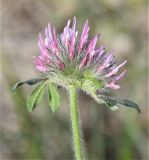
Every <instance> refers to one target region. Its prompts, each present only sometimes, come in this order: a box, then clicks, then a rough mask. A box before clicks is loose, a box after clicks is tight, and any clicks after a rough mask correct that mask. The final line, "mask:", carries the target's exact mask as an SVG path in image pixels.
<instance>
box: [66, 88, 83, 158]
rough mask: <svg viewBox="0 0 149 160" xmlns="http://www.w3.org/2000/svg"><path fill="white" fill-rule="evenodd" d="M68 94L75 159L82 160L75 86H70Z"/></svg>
mask: <svg viewBox="0 0 149 160" xmlns="http://www.w3.org/2000/svg"><path fill="white" fill-rule="evenodd" d="M69 92H70V110H71V124H72V134H73V142H74V150H75V157H76V160H83V154H82V148H81V137H80V132H81V131H80V126H79V112H78V106H77V88H76V86H75V85H71V86H70V89H69Z"/></svg>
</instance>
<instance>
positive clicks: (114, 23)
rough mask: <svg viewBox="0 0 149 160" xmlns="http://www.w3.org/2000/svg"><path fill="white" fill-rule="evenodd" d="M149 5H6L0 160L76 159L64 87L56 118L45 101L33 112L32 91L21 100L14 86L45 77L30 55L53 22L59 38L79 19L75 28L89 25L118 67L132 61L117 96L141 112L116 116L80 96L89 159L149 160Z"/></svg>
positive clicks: (99, 0)
mask: <svg viewBox="0 0 149 160" xmlns="http://www.w3.org/2000/svg"><path fill="white" fill-rule="evenodd" d="M147 7H148V3H147V0H61V1H58V0H57V1H56V0H13V1H12V0H2V1H1V27H2V28H1V33H0V34H1V50H0V54H1V57H0V58H1V79H0V81H1V86H0V87H1V91H0V94H1V100H0V103H1V109H0V160H21V159H24V160H48V159H49V160H58V159H59V160H71V159H73V151H72V150H71V146H72V138H71V130H70V117H69V112H70V111H69V100H68V94H67V93H66V91H65V90H64V89H62V88H60V89H59V91H60V94H61V107H60V110H59V111H58V112H57V113H55V114H52V113H51V110H50V108H49V107H48V103H47V97H46V95H45V97H44V101H43V102H42V103H41V104H40V105H39V106H38V107H37V108H36V109H35V111H34V112H33V113H28V112H27V109H26V98H27V95H28V94H29V93H30V92H31V90H32V88H33V87H29V86H23V87H21V88H20V89H19V90H18V92H17V94H15V95H13V94H12V93H11V87H12V85H13V84H14V83H15V82H17V81H20V80H26V79H30V78H33V77H40V74H39V72H38V71H37V70H36V69H35V66H34V64H33V63H32V61H33V56H35V55H38V54H39V49H38V46H37V39H38V33H39V32H41V31H43V30H44V28H45V27H46V26H47V24H48V22H49V21H50V22H51V23H52V25H53V26H55V27H56V30H57V32H61V31H62V30H63V27H64V25H65V24H66V20H67V19H68V18H72V17H73V16H74V15H75V16H76V17H77V19H78V30H79V31H81V30H82V27H83V23H84V21H85V20H86V19H88V20H89V25H90V35H91V36H93V35H95V34H97V33H100V34H101V35H102V39H101V41H100V42H99V44H105V46H106V48H107V49H111V48H113V49H114V51H115V55H116V57H117V59H118V60H119V62H122V61H123V60H125V59H127V60H128V64H127V68H128V73H127V76H126V77H125V78H124V79H123V80H122V81H121V82H120V85H121V89H119V90H118V91H115V92H114V93H113V95H115V96H118V97H124V98H129V99H131V100H134V101H135V102H137V103H138V104H139V105H140V107H141V110H142V112H141V114H138V113H137V112H136V110H134V109H129V108H125V107H124V108H120V109H119V110H118V111H115V112H111V111H110V110H108V109H107V108H106V107H105V106H102V105H98V104H97V103H96V102H94V101H93V100H92V99H91V98H90V97H88V96H87V95H85V94H83V93H80V95H79V107H80V114H81V120H82V128H83V134H84V141H85V146H86V152H87V157H88V159H89V160H147V159H149V157H148V156H147V149H148V147H147V146H148V128H147V121H148V91H147V88H148V76H147V75H148V60H147V58H148V38H147V37H148V25H147V22H148V20H147V11H148V9H147Z"/></svg>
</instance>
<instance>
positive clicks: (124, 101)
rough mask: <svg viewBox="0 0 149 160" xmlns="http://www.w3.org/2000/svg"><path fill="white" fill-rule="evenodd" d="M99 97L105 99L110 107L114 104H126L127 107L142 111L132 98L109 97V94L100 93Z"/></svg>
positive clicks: (118, 105)
mask: <svg viewBox="0 0 149 160" xmlns="http://www.w3.org/2000/svg"><path fill="white" fill-rule="evenodd" d="M98 97H99V98H101V99H103V100H104V101H105V103H106V105H107V106H108V107H109V108H111V107H114V106H117V107H121V106H126V107H131V108H135V109H136V110H137V111H138V113H140V112H141V110H140V108H139V106H138V105H137V104H136V103H134V102H133V101H131V100H127V99H122V98H115V97H109V96H107V95H98Z"/></svg>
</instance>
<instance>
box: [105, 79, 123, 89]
mask: <svg viewBox="0 0 149 160" xmlns="http://www.w3.org/2000/svg"><path fill="white" fill-rule="evenodd" d="M106 87H108V88H111V89H119V88H120V86H119V85H117V84H115V83H114V82H113V81H112V82H110V83H108V84H107V85H106Z"/></svg>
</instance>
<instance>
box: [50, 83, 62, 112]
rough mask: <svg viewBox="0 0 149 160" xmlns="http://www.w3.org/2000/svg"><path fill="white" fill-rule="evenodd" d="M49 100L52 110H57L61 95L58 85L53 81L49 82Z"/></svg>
mask: <svg viewBox="0 0 149 160" xmlns="http://www.w3.org/2000/svg"><path fill="white" fill-rule="evenodd" d="M48 102H49V106H50V107H51V110H52V112H56V111H57V110H58V109H59V107H60V95H59V93H58V90H57V86H56V85H55V84H53V83H48Z"/></svg>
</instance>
